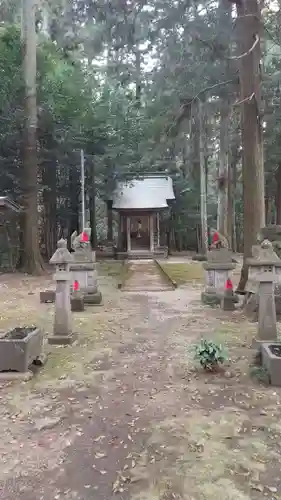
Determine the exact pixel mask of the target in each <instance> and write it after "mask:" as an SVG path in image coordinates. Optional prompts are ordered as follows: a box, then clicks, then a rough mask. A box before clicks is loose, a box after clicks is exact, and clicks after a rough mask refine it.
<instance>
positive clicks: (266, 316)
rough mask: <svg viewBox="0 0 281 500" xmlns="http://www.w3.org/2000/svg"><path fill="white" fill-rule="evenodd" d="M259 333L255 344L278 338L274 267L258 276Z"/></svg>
mask: <svg viewBox="0 0 281 500" xmlns="http://www.w3.org/2000/svg"><path fill="white" fill-rule="evenodd" d="M258 280H259V286H258V300H259V312H258V335H257V337H256V339H254V345H256V344H259V343H260V342H272V341H276V340H277V325H276V309H275V299H274V273H273V272H272V268H269V270H268V271H264V272H262V273H261V274H260V275H259V276H258Z"/></svg>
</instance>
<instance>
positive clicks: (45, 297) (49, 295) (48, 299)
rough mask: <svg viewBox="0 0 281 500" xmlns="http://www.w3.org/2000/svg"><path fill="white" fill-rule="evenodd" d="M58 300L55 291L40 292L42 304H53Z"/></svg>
mask: <svg viewBox="0 0 281 500" xmlns="http://www.w3.org/2000/svg"><path fill="white" fill-rule="evenodd" d="M55 300H56V291H55V290H44V291H43V292H40V302H41V304H48V303H49V304H53V303H54V302H55Z"/></svg>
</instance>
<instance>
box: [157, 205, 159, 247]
mask: <svg viewBox="0 0 281 500" xmlns="http://www.w3.org/2000/svg"><path fill="white" fill-rule="evenodd" d="M159 219H160V217H159V212H157V246H158V248H159V247H160V220H159Z"/></svg>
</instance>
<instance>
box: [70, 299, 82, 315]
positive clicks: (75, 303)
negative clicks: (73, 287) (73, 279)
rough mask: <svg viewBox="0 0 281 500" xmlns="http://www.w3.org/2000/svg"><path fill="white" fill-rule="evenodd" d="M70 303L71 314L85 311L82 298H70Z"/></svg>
mask: <svg viewBox="0 0 281 500" xmlns="http://www.w3.org/2000/svg"><path fill="white" fill-rule="evenodd" d="M70 303H71V311H72V312H82V311H84V310H85V304H84V298H83V297H71V299H70Z"/></svg>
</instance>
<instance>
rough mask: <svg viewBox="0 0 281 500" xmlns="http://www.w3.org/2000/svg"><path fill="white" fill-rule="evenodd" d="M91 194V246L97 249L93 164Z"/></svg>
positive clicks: (93, 168) (93, 165)
mask: <svg viewBox="0 0 281 500" xmlns="http://www.w3.org/2000/svg"><path fill="white" fill-rule="evenodd" d="M91 181H92V186H91V192H90V224H91V230H92V231H91V244H92V248H94V249H96V248H97V217H96V169H95V164H94V163H93V164H92V172H91Z"/></svg>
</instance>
